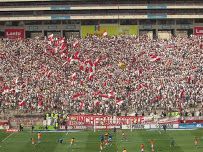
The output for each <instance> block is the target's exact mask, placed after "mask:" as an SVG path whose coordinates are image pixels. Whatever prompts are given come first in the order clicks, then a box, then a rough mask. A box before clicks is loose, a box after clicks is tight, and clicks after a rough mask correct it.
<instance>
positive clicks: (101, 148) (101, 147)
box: [99, 142, 104, 152]
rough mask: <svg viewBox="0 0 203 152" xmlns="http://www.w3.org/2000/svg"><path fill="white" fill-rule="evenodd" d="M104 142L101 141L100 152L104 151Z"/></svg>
mask: <svg viewBox="0 0 203 152" xmlns="http://www.w3.org/2000/svg"><path fill="white" fill-rule="evenodd" d="M103 144H104V143H103V142H100V145H99V148H100V152H102V150H103Z"/></svg>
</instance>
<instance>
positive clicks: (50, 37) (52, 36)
mask: <svg viewBox="0 0 203 152" xmlns="http://www.w3.org/2000/svg"><path fill="white" fill-rule="evenodd" d="M48 40H49V41H51V42H53V41H54V34H50V35H48Z"/></svg>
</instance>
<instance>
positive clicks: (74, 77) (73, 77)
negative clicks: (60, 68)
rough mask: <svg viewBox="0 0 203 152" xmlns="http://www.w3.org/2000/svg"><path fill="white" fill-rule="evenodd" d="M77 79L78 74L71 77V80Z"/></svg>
mask: <svg viewBox="0 0 203 152" xmlns="http://www.w3.org/2000/svg"><path fill="white" fill-rule="evenodd" d="M76 77H77V75H76V73H73V74H72V76H71V79H72V80H74V81H75V80H76Z"/></svg>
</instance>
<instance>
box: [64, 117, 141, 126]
mask: <svg viewBox="0 0 203 152" xmlns="http://www.w3.org/2000/svg"><path fill="white" fill-rule="evenodd" d="M67 119H68V125H70V126H78V125H82V126H94V125H96V126H117V125H130V124H135V123H143V122H144V117H143V116H138V117H135V116H115V117H112V116H109V115H70V116H68V118H67Z"/></svg>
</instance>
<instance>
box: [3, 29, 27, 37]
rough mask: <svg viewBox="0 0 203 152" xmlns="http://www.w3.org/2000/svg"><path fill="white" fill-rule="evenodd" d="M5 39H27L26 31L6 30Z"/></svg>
mask: <svg viewBox="0 0 203 152" xmlns="http://www.w3.org/2000/svg"><path fill="white" fill-rule="evenodd" d="M4 33H5V38H8V39H14V40H16V39H24V38H25V30H24V29H14V28H12V29H5V31H4Z"/></svg>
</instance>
